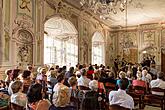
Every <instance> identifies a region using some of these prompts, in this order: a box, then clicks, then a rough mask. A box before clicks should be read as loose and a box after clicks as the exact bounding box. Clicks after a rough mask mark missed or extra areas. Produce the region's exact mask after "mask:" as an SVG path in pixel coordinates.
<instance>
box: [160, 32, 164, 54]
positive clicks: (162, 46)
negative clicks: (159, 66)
mask: <svg viewBox="0 0 165 110" xmlns="http://www.w3.org/2000/svg"><path fill="white" fill-rule="evenodd" d="M161 52H162V53H163V54H165V29H163V30H162V36H161Z"/></svg>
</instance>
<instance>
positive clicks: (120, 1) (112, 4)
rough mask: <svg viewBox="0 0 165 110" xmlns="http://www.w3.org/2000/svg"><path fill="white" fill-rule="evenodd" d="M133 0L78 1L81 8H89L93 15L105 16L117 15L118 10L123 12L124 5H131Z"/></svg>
mask: <svg viewBox="0 0 165 110" xmlns="http://www.w3.org/2000/svg"><path fill="white" fill-rule="evenodd" d="M132 1H133V0H80V4H81V6H83V7H85V8H89V9H91V10H92V11H94V13H97V14H100V15H105V14H110V13H113V14H117V12H118V10H120V11H121V12H123V11H124V10H125V8H126V4H128V3H131V2H132Z"/></svg>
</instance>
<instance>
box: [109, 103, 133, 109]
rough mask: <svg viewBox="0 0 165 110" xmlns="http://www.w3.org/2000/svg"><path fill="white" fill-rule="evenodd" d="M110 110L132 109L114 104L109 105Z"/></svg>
mask: <svg viewBox="0 0 165 110" xmlns="http://www.w3.org/2000/svg"><path fill="white" fill-rule="evenodd" d="M109 110H130V109H129V108H125V107H122V106H120V105H116V104H114V105H110V106H109Z"/></svg>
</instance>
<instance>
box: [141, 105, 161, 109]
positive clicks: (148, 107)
mask: <svg viewBox="0 0 165 110" xmlns="http://www.w3.org/2000/svg"><path fill="white" fill-rule="evenodd" d="M144 110H161V108H158V107H151V106H146V107H145V109H144Z"/></svg>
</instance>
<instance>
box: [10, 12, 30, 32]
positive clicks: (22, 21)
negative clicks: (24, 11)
mask: <svg viewBox="0 0 165 110" xmlns="http://www.w3.org/2000/svg"><path fill="white" fill-rule="evenodd" d="M14 23H15V24H16V27H15V28H14V29H13V31H12V34H15V33H16V32H17V31H18V30H19V29H20V28H22V29H30V28H33V23H32V21H31V19H29V18H28V17H27V16H26V15H22V16H20V17H18V18H17V19H15V20H14Z"/></svg>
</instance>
